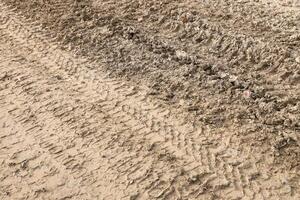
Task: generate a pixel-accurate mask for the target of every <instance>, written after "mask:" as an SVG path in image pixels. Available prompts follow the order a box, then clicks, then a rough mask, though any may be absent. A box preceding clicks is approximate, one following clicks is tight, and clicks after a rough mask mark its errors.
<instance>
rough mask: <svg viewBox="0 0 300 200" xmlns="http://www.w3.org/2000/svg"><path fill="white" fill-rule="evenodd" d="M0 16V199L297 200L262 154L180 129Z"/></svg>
mask: <svg viewBox="0 0 300 200" xmlns="http://www.w3.org/2000/svg"><path fill="white" fill-rule="evenodd" d="M2 11H3V12H2ZM1 12H2V13H1V15H2V16H1V17H2V18H1V17H0V19H5V17H4V16H9V18H10V19H11V21H10V24H9V25H7V26H6V25H5V26H2V27H1V28H0V34H1V40H2V42H3V43H1V44H2V45H1V50H0V51H1V55H5V56H1V63H0V70H1V71H0V72H1V73H0V74H1V75H2V76H1V77H0V79H1V82H0V83H1V89H0V110H1V113H3V114H1V115H0V116H1V117H0V122H1V123H2V126H1V127H2V128H1V133H3V135H1V138H3V140H1V143H0V149H1V155H6V156H5V157H3V158H5V159H3V161H1V162H0V163H1V165H0V166H1V168H0V170H3V172H4V173H1V177H0V178H1V180H2V181H1V183H0V188H1V189H3V190H1V191H4V193H3V194H2V193H0V195H1V196H3V198H4V199H11V198H18V197H27V198H29V199H35V198H45V199H47V198H49V197H54V198H57V199H59V198H62V199H63V198H73V199H78V198H79V199H121V198H125V199H126V198H127V199H176V198H177V199H185V198H187V199H208V198H229V199H230V198H250V199H251V198H252V199H264V198H268V199H278V198H288V199H293V198H294V199H297V193H294V192H293V189H292V187H291V186H290V182H288V181H287V180H281V178H282V177H283V174H280V173H278V174H277V175H274V174H272V176H269V175H268V169H266V168H264V162H261V161H262V159H263V158H264V157H262V155H259V154H258V155H256V154H255V152H248V153H246V152H247V150H248V149H247V148H244V149H243V147H242V146H237V145H236V144H235V145H233V141H232V140H231V138H230V137H228V134H227V133H222V132H221V131H220V132H218V134H215V135H214V134H212V133H213V132H211V131H210V129H209V127H206V126H203V127H201V128H199V127H195V126H193V124H190V123H188V121H187V120H185V119H183V120H182V122H181V121H180V119H177V118H175V117H174V116H173V115H172V114H173V112H174V111H173V110H172V108H170V107H167V106H165V105H163V104H161V103H156V101H153V100H151V99H150V98H149V97H148V95H147V92H146V91H144V90H142V89H139V88H138V87H132V86H131V85H129V84H128V83H125V82H122V81H118V80H115V79H111V78H107V77H106V76H105V75H104V74H103V72H102V71H101V69H99V68H100V67H99V66H97V65H96V66H95V63H91V62H90V61H89V60H86V59H80V58H77V57H76V56H74V55H72V54H70V53H68V52H66V51H63V50H60V48H59V47H57V46H58V45H57V44H54V43H52V42H51V41H52V39H51V38H49V37H48V36H47V34H43V31H42V30H41V29H40V28H39V27H36V26H32V25H30V23H26V22H25V21H26V20H24V19H22V17H21V16H18V15H16V14H14V13H13V12H11V11H9V10H8V9H7V8H5V6H4V5H1ZM12 19H14V20H12ZM3 21H6V20H3ZM5 24H7V23H5ZM20 24H22V26H21V27H20ZM24 27H25V29H26V31H27V33H26V34H25V33H24V31H23V30H24ZM20 28H21V31H20ZM62 58H63V62H61V61H62V60H61V59H62ZM66 60H67V61H70V62H72V64H70V62H66ZM66 63H69V64H66ZM0 125H1V124H0ZM227 131H228V130H227ZM229 135H230V134H229ZM2 152H3V153H2ZM256 156H258V157H256ZM1 159H2V157H1ZM2 174H3V175H2ZM41 177H42V178H41ZM20 180H22V181H23V182H22V184H21V185H20V184H18V183H19V181H20ZM58 180H59V181H58ZM18 195H19V196H18Z"/></svg>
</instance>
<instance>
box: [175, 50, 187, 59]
mask: <svg viewBox="0 0 300 200" xmlns="http://www.w3.org/2000/svg"><path fill="white" fill-rule="evenodd" d="M176 56H177V57H178V58H179V59H184V58H186V57H187V56H188V55H187V53H186V52H184V51H180V50H177V51H176Z"/></svg>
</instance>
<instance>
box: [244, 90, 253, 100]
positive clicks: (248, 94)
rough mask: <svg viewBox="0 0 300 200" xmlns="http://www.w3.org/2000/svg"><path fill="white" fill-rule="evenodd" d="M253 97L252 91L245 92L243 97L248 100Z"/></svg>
mask: <svg viewBox="0 0 300 200" xmlns="http://www.w3.org/2000/svg"><path fill="white" fill-rule="evenodd" d="M251 95H252V92H251V91H250V90H245V91H244V92H243V96H244V97H245V98H246V99H250V98H251Z"/></svg>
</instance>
